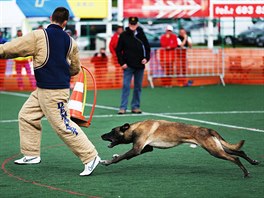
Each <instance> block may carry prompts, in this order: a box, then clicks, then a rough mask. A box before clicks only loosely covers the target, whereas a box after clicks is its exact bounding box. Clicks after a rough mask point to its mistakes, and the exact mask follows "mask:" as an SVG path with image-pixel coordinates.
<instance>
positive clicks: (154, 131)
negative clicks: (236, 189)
mask: <svg viewBox="0 0 264 198" xmlns="http://www.w3.org/2000/svg"><path fill="white" fill-rule="evenodd" d="M102 139H103V140H105V141H110V142H111V143H110V144H109V146H108V147H109V148H112V147H114V146H116V145H118V144H129V143H133V148H132V149H131V150H129V151H128V152H127V153H125V154H123V155H113V158H112V159H111V160H102V161H101V163H102V164H104V165H110V164H112V163H117V162H119V161H121V160H124V159H127V160H129V159H131V158H133V157H135V156H137V155H140V154H143V153H146V152H150V151H152V150H153V148H160V149H166V148H172V147H175V146H178V145H180V144H182V143H191V144H196V145H199V146H201V147H202V148H204V149H205V150H206V151H208V152H209V153H210V154H211V155H213V156H215V157H217V158H221V159H224V160H229V161H231V162H233V163H235V164H236V165H238V166H239V167H240V168H241V169H242V171H243V173H244V177H249V172H248V171H247V169H246V168H245V167H244V165H243V164H242V163H241V161H240V160H239V158H238V157H237V156H239V157H242V158H244V159H245V160H247V161H248V162H249V163H250V164H252V165H258V164H259V162H258V161H257V160H252V159H251V158H250V157H248V156H247V155H246V154H245V152H244V151H242V150H240V148H241V147H242V146H243V144H244V142H245V141H244V140H241V141H240V142H239V143H237V144H230V143H228V142H226V141H225V140H224V139H223V138H222V137H221V136H220V135H219V134H218V133H217V132H216V131H214V130H212V129H208V128H204V127H199V126H194V125H190V124H184V123H178V122H169V121H165V120H145V121H142V122H136V123H133V124H128V123H126V124H124V125H123V126H119V127H116V128H113V129H112V130H111V131H110V132H109V133H106V134H104V135H102Z"/></svg>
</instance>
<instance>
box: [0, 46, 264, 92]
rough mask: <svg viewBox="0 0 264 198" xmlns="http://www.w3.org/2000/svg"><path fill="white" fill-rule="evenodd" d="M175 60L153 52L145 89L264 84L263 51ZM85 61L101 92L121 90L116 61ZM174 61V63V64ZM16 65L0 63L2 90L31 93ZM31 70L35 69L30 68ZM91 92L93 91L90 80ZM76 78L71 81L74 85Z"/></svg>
mask: <svg viewBox="0 0 264 198" xmlns="http://www.w3.org/2000/svg"><path fill="white" fill-rule="evenodd" d="M174 53H175V56H174V60H170V59H169V58H168V56H163V57H162V56H161V51H160V50H159V49H157V50H154V49H153V50H152V54H151V55H152V57H151V61H150V62H149V64H148V65H147V67H146V70H145V75H144V80H143V86H144V87H146V86H150V85H151V84H152V85H153V86H154V85H155V86H199V85H208V84H220V83H226V84H262V85H263V84H264V50H263V49H253V48H252V49H250V48H248V49H237V48H230V49H201V48H193V49H188V50H185V51H181V52H174ZM91 59H92V56H88V57H87V58H82V59H81V61H82V64H83V65H84V66H85V67H88V68H89V69H90V71H91V72H92V73H93V74H94V75H95V79H96V82H97V87H98V89H116V88H121V87H122V76H123V72H122V69H121V68H120V66H119V65H118V64H117V61H116V60H115V59H113V58H112V57H111V56H108V59H107V61H105V60H104V61H102V60H96V61H92V60H91ZM171 61H172V62H171ZM15 68H16V65H15V63H14V61H12V60H0V90H32V89H34V86H32V78H31V77H32V76H31V75H28V74H27V72H26V69H25V68H22V81H23V88H22V89H21V88H19V86H18V78H19V76H18V74H17V73H16V69H15ZM31 69H32V68H31ZM87 80H88V84H87V85H88V89H93V85H92V81H91V79H89V78H88V79H87ZM74 81H75V78H73V79H72V83H71V84H72V86H73V83H74Z"/></svg>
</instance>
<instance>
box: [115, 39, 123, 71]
mask: <svg viewBox="0 0 264 198" xmlns="http://www.w3.org/2000/svg"><path fill="white" fill-rule="evenodd" d="M123 50H124V44H123V35H122V34H121V35H120V37H119V39H118V43H117V47H116V55H117V58H118V63H119V64H120V65H121V66H123V65H124V64H125V61H124V59H123Z"/></svg>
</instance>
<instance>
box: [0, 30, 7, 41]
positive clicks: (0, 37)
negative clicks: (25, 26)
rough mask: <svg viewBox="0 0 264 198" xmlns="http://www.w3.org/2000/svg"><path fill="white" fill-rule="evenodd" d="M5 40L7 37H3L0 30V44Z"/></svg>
mask: <svg viewBox="0 0 264 198" xmlns="http://www.w3.org/2000/svg"><path fill="white" fill-rule="evenodd" d="M5 42H7V39H5V38H4V36H3V32H1V31H0V44H4V43H5Z"/></svg>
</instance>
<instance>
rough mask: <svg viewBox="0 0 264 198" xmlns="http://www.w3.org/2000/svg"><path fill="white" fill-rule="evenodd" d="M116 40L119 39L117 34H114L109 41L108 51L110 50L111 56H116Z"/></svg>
mask: <svg viewBox="0 0 264 198" xmlns="http://www.w3.org/2000/svg"><path fill="white" fill-rule="evenodd" d="M118 39H119V34H117V33H115V34H114V35H113V36H112V38H111V41H110V43H109V49H110V52H111V54H112V55H113V56H116V51H115V50H116V46H117V43H118Z"/></svg>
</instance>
